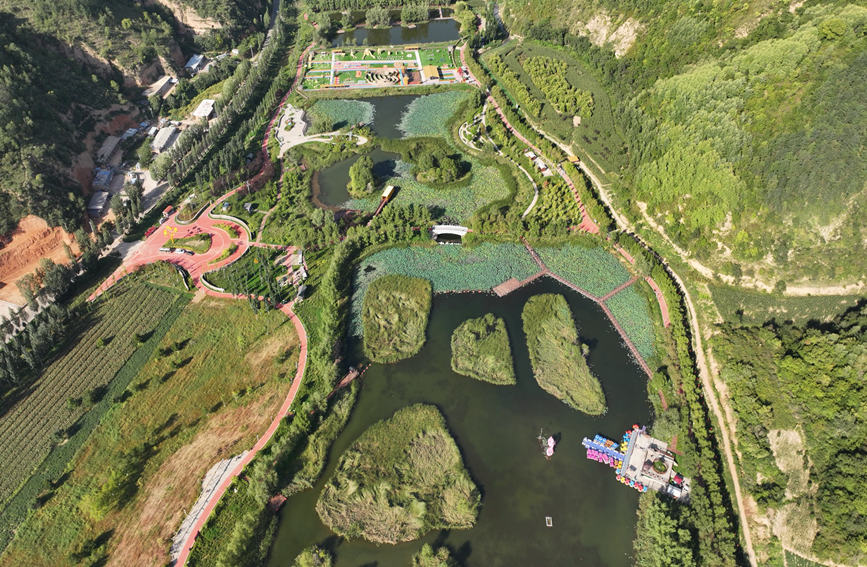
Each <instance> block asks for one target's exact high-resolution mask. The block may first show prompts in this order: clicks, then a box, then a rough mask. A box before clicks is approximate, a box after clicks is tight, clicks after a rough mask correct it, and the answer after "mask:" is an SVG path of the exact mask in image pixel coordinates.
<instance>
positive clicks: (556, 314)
mask: <svg viewBox="0 0 867 567" xmlns="http://www.w3.org/2000/svg"><path fill="white" fill-rule="evenodd" d="M521 320H522V321H523V323H524V335H525V336H526V338H527V349H528V350H529V352H530V363H531V364H532V366H533V376H534V377H535V378H536V382H538V383H539V386H540V387H541V388H542V389H543V390H545V391H546V392H548V393H549V394H551V395H552V396H554V397H556V398H557V399H559V400H560V401H562V402H563V403H564V404H566V405H567V406H570V407H572V408H575V409H576V410H578V411H581V412H584V413H586V414H589V415H600V414H603V413H605V411H606V406H605V394H604V393H603V392H602V386H601V385H600V384H599V380H598V379H597V378H596V377H595V376H594V375H593V374H592V373H591V372H590V368H589V367H588V366H587V361H586V360H585V359H584V353H583V352H582V347H581V345H580V343H579V337H578V332H577V331H576V330H575V321H574V320H573V319H572V311H571V310H570V309H569V304H568V303H566V299H565V298H564V297H563V296H562V295H558V294H551V293H548V294H542V295H534V296H533V297H531V298H530V299H529V300H527V303H526V304H525V305H524V311H523V312H522V313H521Z"/></svg>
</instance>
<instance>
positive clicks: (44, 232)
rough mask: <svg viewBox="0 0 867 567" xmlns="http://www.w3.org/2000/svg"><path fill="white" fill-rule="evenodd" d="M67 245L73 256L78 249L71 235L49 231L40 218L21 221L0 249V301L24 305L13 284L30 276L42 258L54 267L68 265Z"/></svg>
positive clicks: (30, 216) (61, 230) (54, 230)
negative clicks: (46, 259) (10, 237)
mask: <svg viewBox="0 0 867 567" xmlns="http://www.w3.org/2000/svg"><path fill="white" fill-rule="evenodd" d="M64 244H66V245H68V246H69V247H70V248H71V249H72V251H73V253H77V252H78V246H77V245H76V244H75V239H74V238H73V236H72V235H71V234H68V233H66V232H64V230H63V229H62V228H60V227H55V228H51V227H49V226H48V223H46V222H45V221H44V220H42V219H41V218H39V217H37V216H34V215H28V216H26V217H24V218H23V219H21V221H20V222H19V223H18V228H16V229H15V230H14V231H13V232H12V241H11V242H10V243H9V244H7V245H6V246H4V247H3V248H2V249H0V283H2V285H0V300H4V301H9V302H11V303H15V304H18V305H24V303H25V301H24V297H22V296H21V293H20V292H19V291H18V287H17V286H16V285H15V282H16V281H17V280H18V279H20V278H22V277H23V276H25V275H27V274H29V273H32V272H33V271H34V270H35V269H36V268H37V267H38V266H39V260H41V259H42V258H51V260H53V261H54V262H55V263H58V264H60V263H63V264H68V263H69V258H68V257H67V255H66V252H65V251H64V249H63V245H64Z"/></svg>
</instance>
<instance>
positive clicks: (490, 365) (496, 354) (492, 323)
mask: <svg viewBox="0 0 867 567" xmlns="http://www.w3.org/2000/svg"><path fill="white" fill-rule="evenodd" d="M452 370H454V371H455V372H457V373H458V374H463V375H464V376H469V377H471V378H475V379H476V380H483V381H485V382H490V383H492V384H501V385H508V384H514V383H515V369H514V366H513V365H512V351H511V349H510V348H509V334H508V332H507V331H506V322H505V321H503V319H502V318H500V317H496V316H495V315H494V314H493V313H486V314H485V315H483V316H481V317H478V318H475V319H467V320H466V321H464V322H463V323H461V324H460V326H458V328H457V329H455V332H454V333H453V334H452Z"/></svg>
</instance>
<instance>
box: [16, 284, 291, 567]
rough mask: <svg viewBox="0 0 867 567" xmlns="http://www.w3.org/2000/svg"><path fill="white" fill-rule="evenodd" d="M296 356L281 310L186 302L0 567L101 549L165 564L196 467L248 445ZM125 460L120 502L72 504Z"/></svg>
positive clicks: (88, 556) (124, 560)
mask: <svg viewBox="0 0 867 567" xmlns="http://www.w3.org/2000/svg"><path fill="white" fill-rule="evenodd" d="M297 360H298V341H297V335H296V334H295V330H294V327H293V325H292V324H291V323H290V322H289V321H288V319H287V318H286V317H285V315H283V314H282V313H280V312H276V311H273V312H268V313H260V314H258V315H257V314H255V313H254V312H253V310H252V309H250V307H249V305H247V304H246V303H245V302H241V301H232V300H219V299H211V298H206V299H205V300H203V301H201V302H199V303H191V304H188V305H187V306H186V307H185V308H184V309H183V312H182V313H181V314H180V317H178V318H177V320H176V321H175V322H174V324H173V325H172V326H171V329H170V330H169V331H168V333H167V334H165V336H164V337H163V338H162V340H161V341H160V342H159V345H158V348H157V350H156V351H155V352H154V353H153V354H152V356H151V357H150V360H148V361H147V363H146V364H144V365H143V368H141V371H140V372H138V374H137V376H136V378H135V380H134V381H133V382H132V383H131V384H130V385H129V387H128V388H127V390H126V391H125V392H124V393H123V395H122V396H121V397H122V398H123V401H122V402H118V403H115V404H114V405H113V406H112V408H111V409H110V410H109V411H108V412H107V413H106V414H105V417H104V418H103V420H102V422H101V423H100V424H99V426H98V427H96V429H95V430H94V431H93V434H92V435H91V436H90V438H89V439H88V440H87V442H86V444H85V445H84V447H83V448H82V450H81V451H80V452H79V453H78V454H77V455H76V458H75V459H74V460H73V461H72V462H71V465H70V468H69V470H70V473H69V475H68V477H66V478H65V481H61V482H59V483H58V484H57V486H56V487H55V489H54V490H53V491H52V492H51V493H49V496H48V497H47V498H46V501H45V502H44V504H43V505H42V507H40V508H39V509H38V510H37V511H36V512H35V513H33V514H32V515H30V516H29V517H28V518H27V520H26V521H25V523H24V524H23V525H22V526H21V527H20V529H18V532H17V537H16V538H15V539H14V540H13V541H12V543H11V544H10V546H9V547H8V548H7V549H6V551H5V552H4V554H3V555H2V556H0V565H3V566H4V567H5V566H12V565H34V564H38V565H57V566H62V565H72V564H82V563H86V564H100V561H101V557H102V556H103V555H104V554H105V553H106V552H111V554H112V561H113V562H115V564H118V565H150V566H161V565H165V564H167V562H168V549H169V544H168V543H167V541H168V539H169V538H170V537H171V536H172V535H173V534H174V532H175V530H176V529H177V527H178V525H179V524H180V522H181V519H182V516H183V510H184V509H185V508H186V509H189V506H190V505H191V504H192V503H193V502H194V501H195V499H196V498H197V497H198V493H199V490H200V488H201V479H202V477H203V475H204V473H205V472H206V471H207V470H208V469H209V468H210V467H211V466H212V465H214V464H215V463H216V462H217V461H218V460H220V459H224V458H228V457H230V456H232V455H235V454H237V453H240V452H241V451H243V450H245V449H247V448H249V447H250V446H251V445H252V444H253V443H254V442H255V439H256V436H257V435H258V434H259V433H261V431H262V430H264V428H265V427H267V424H268V423H269V422H270V420H271V419H272V416H273V414H274V412H275V411H276V410H277V408H278V407H279V406H280V404H281V403H282V401H283V399H284V397H285V395H286V393H287V391H288V389H289V385H290V380H291V377H292V376H293V373H294V369H295V365H296V364H297ZM239 424H242V425H241V426H240V427H239ZM143 444H144V445H146V446H147V447H148V448H149V449H148V451H146V452H144V453H142V452H141V451H140V450H139V449H140V448H141V447H142V446H143ZM125 462H130V463H134V464H135V465H136V473H135V476H134V477H132V480H133V481H134V482H133V483H132V487H131V489H130V492H125V493H124V500H123V502H124V503H125V505H121V506H117V507H115V506H105V507H102V508H94V507H92V506H90V507H85V506H83V504H82V503H83V502H93V501H94V500H93V498H92V497H91V496H89V495H93V494H100V493H101V492H100V487H101V486H104V485H105V484H106V480H107V479H109V478H111V477H112V474H113V473H112V471H115V470H118V469H119V468H120V467H121V466H122V464H123V463H125ZM128 488H129V487H128ZM111 495H112V494H109V495H108V496H111ZM106 501H107V502H109V503H113V501H112V499H110V498H109V499H107V500H106ZM108 530H113V531H108ZM45 541H51V542H53V545H51V546H46V545H44V542H45ZM94 542H97V543H94Z"/></svg>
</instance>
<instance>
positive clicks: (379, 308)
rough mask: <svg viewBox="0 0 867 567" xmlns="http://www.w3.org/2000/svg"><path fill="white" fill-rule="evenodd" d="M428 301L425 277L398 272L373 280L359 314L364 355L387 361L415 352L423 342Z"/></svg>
mask: <svg viewBox="0 0 867 567" xmlns="http://www.w3.org/2000/svg"><path fill="white" fill-rule="evenodd" d="M430 304H431V283H430V282H429V281H428V280H424V279H421V278H411V277H407V276H400V275H389V276H384V277H382V278H379V279H378V280H374V281H373V282H372V283H371V284H370V287H368V289H367V294H366V295H365V297H364V305H363V307H362V314H361V322H362V326H363V328H364V353H365V355H367V357H368V358H369V359H370V360H372V361H374V362H381V363H389V362H397V361H398V360H401V359H404V358H409V357H410V356H413V355H414V354H416V353H417V352H418V351H419V350H421V347H422V345H424V341H425V331H426V329H427V319H428V314H429V313H430Z"/></svg>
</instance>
